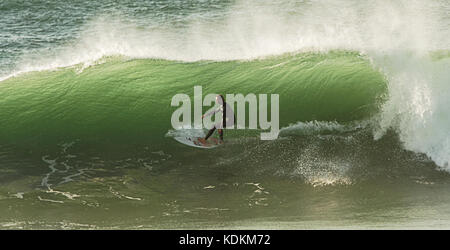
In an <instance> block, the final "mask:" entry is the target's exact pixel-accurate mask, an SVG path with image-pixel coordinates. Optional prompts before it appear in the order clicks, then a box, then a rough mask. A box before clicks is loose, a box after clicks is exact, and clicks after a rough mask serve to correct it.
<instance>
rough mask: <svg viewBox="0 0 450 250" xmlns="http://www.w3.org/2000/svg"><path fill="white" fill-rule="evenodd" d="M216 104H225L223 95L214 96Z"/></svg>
mask: <svg viewBox="0 0 450 250" xmlns="http://www.w3.org/2000/svg"><path fill="white" fill-rule="evenodd" d="M216 103H217V104H219V105H223V104H224V103H225V98H223V95H217V96H216Z"/></svg>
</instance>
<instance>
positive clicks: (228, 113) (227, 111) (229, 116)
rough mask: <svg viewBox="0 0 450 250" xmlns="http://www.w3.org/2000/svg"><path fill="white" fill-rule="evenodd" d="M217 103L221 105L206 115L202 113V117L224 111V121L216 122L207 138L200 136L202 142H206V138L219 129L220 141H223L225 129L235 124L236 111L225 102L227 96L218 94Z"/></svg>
mask: <svg viewBox="0 0 450 250" xmlns="http://www.w3.org/2000/svg"><path fill="white" fill-rule="evenodd" d="M216 103H217V104H218V105H219V107H218V108H217V109H215V110H212V111H210V112H208V113H206V114H204V115H202V119H203V118H205V117H207V116H210V115H213V114H215V113H217V112H221V113H222V121H220V122H218V123H216V124H214V127H212V128H211V129H210V130H209V131H208V134H207V135H206V137H205V138H200V139H199V141H200V142H202V143H205V142H206V140H208V138H209V137H210V136H211V135H212V134H213V133H214V131H215V130H216V129H217V132H218V133H219V137H220V141H221V142H223V129H224V128H226V127H229V126H232V125H233V124H234V120H235V119H234V112H233V109H232V108H231V106H230V105H229V104H228V103H226V102H225V98H224V97H223V95H217V96H216Z"/></svg>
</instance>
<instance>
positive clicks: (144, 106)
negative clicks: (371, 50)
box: [0, 51, 386, 142]
mask: <svg viewBox="0 0 450 250" xmlns="http://www.w3.org/2000/svg"><path fill="white" fill-rule="evenodd" d="M105 60H106V62H105V63H103V64H98V65H96V66H91V67H89V68H86V69H84V70H83V71H82V72H79V71H78V70H77V69H78V68H77V67H67V68H62V69H59V70H54V71H42V72H33V73H28V74H23V75H20V76H18V77H14V78H9V79H8V80H5V81H3V82H2V84H1V85H0V89H1V91H0V97H1V98H0V104H1V107H0V115H1V116H2V117H3V122H2V123H1V125H0V126H1V129H0V131H1V132H0V136H1V137H2V138H3V140H8V141H11V142H19V141H21V140H24V141H27V140H37V141H46V140H49V139H51V138H55V139H56V138H60V139H68V140H73V139H79V138H92V139H93V138H95V139H97V140H98V139H100V141H105V140H106V139H108V140H111V139H114V138H116V139H117V138H122V139H124V140H128V141H132V140H133V138H134V139H136V138H146V139H150V138H153V139H154V138H161V137H163V135H164V134H165V133H166V132H167V131H168V129H170V128H171V127H170V126H171V125H170V117H171V114H172V112H173V111H174V110H175V107H171V106H170V102H171V99H172V97H173V96H174V95H175V94H178V93H186V94H188V95H190V96H191V97H192V96H193V90H194V86H197V85H201V86H203V94H204V95H206V94H208V93H230V94H231V93H233V94H238V93H242V94H244V95H246V94H248V93H256V94H264V93H278V94H279V95H280V126H285V125H288V124H290V123H293V122H296V121H311V120H324V121H351V120H357V119H363V118H365V117H368V116H371V115H373V114H374V113H375V112H376V110H377V108H378V106H379V104H378V102H379V101H380V98H382V96H383V94H384V92H385V89H386V85H385V82H384V78H383V77H382V75H380V74H379V72H377V71H375V70H373V69H372V67H371V65H370V63H369V62H368V61H367V60H366V59H364V57H362V56H361V55H359V54H358V53H355V52H345V51H336V52H329V53H326V54H323V53H303V54H293V55H292V54H288V55H282V56H276V57H270V58H266V59H258V60H251V61H227V62H211V61H202V62H193V63H183V62H177V61H167V60H152V59H141V60H138V59H124V58H122V57H113V58H109V59H105ZM204 111H206V110H204Z"/></svg>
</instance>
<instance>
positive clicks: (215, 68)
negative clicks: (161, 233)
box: [0, 0, 450, 169]
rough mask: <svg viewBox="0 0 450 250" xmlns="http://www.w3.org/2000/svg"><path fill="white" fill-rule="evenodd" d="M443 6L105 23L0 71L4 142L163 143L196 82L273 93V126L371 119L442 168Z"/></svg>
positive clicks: (265, 10)
mask: <svg viewBox="0 0 450 250" xmlns="http://www.w3.org/2000/svg"><path fill="white" fill-rule="evenodd" d="M448 8H449V4H448V1H420V0H416V1H377V2H360V1H337V2H336V1H333V2H330V1H314V2H306V3H300V2H297V1H276V2H269V1H237V2H236V4H234V5H232V6H229V7H227V9H226V10H222V11H221V12H220V13H215V14H216V15H212V16H216V17H217V18H215V19H214V20H212V19H210V18H208V17H207V16H206V17H205V16H201V17H200V18H195V15H193V16H188V17H187V18H186V19H183V20H182V21H181V22H180V23H177V24H179V25H165V24H164V23H161V22H155V23H151V25H139V24H137V23H138V22H135V21H134V20H129V19H127V18H124V17H122V16H121V15H120V14H119V15H118V16H113V17H112V16H110V15H101V16H100V17H98V18H96V19H92V20H91V21H89V22H88V23H87V24H85V25H84V26H83V27H82V28H81V30H82V31H81V34H80V35H79V38H78V39H77V40H75V41H73V42H70V43H68V44H66V45H65V46H62V47H58V48H57V49H53V50H51V52H43V51H37V52H36V53H30V54H29V55H26V56H24V57H22V59H21V61H20V62H18V63H17V65H18V67H17V68H16V70H14V71H12V72H8V73H7V74H6V75H4V76H3V77H2V79H7V80H4V81H2V82H1V86H0V88H1V89H2V91H1V93H0V95H1V98H2V99H1V104H2V107H1V108H0V115H1V116H2V117H3V119H4V121H3V122H2V123H1V125H0V126H1V130H2V132H1V134H0V135H1V137H2V138H4V139H5V140H8V141H14V142H20V141H22V140H23V141H27V140H28V139H29V138H35V139H36V140H37V138H39V140H42V138H47V139H48V138H51V137H55V138H61V137H74V138H78V137H86V138H88V137H92V136H93V135H96V136H97V135H100V138H105V137H108V138H117V137H123V138H127V136H131V137H133V136H134V137H136V138H137V137H140V136H142V134H147V132H148V131H149V130H150V131H151V133H149V134H152V135H160V134H162V135H163V134H165V133H166V132H167V127H168V126H169V125H168V121H169V120H170V119H168V115H169V114H170V113H171V112H170V108H169V107H168V105H167V100H169V99H170V97H171V96H172V95H173V94H174V93H180V92H181V93H190V92H189V91H192V87H193V86H194V85H203V86H204V87H205V89H207V91H208V92H220V93H227V92H231V93H235V92H240V93H244V94H245V93H255V92H256V93H276V92H278V93H280V101H281V103H280V108H281V110H280V111H281V114H280V117H281V119H282V120H281V123H282V124H281V126H288V125H289V124H293V123H295V122H298V121H300V122H308V121H314V120H319V121H338V122H345V121H354V120H360V119H366V118H368V117H375V118H376V121H377V124H376V125H375V126H374V127H375V128H374V138H375V139H379V138H382V137H383V136H384V135H385V134H386V133H387V132H386V131H388V130H391V129H393V130H395V131H397V133H398V134H399V137H400V140H401V141H402V144H403V146H404V147H405V148H406V149H408V150H412V151H414V152H420V153H425V154H426V155H428V156H429V157H431V159H433V160H434V161H435V162H436V164H438V165H439V166H441V167H442V168H444V169H448V168H449V161H450V158H449V155H450V136H449V135H450V133H449V130H448V128H449V125H450V121H449V120H450V119H449V116H450V110H449V107H450V106H449V105H448V104H449V103H448V100H450V98H449V97H448V93H450V91H449V86H448V84H446V83H448V80H449V73H448V70H446V69H448V66H449V63H450V62H449V57H448V51H449V49H450V40H449V37H450V34H449V32H450V30H449V29H448V24H449V20H450V19H449V17H448V11H447V10H448ZM124 31H125V32H124ZM289 53H291V54H289ZM436 54H439V55H438V56H436ZM117 55H121V56H124V58H121V57H117ZM111 56H112V57H111ZM73 65H76V66H75V67H70V66H73ZM60 67H62V68H61V69H59V70H56V71H53V70H54V69H57V68H60ZM40 70H50V71H44V72H41V73H36V72H34V71H40ZM30 71H31V72H33V73H31V74H25V75H24V74H21V73H23V72H30ZM11 76H16V77H13V78H10V77H11ZM378 110H379V111H380V112H377V111H378ZM124 121H126V122H125V124H124ZM96 136H94V137H96ZM144 137H145V138H153V137H151V136H150V137H146V136H144ZM97 139H98V138H97Z"/></svg>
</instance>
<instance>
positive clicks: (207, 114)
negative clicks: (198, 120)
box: [202, 107, 220, 118]
mask: <svg viewBox="0 0 450 250" xmlns="http://www.w3.org/2000/svg"><path fill="white" fill-rule="evenodd" d="M219 111H220V107H219V108H217V109H215V110H211V111H209V112H208V113H206V114H204V115H202V118H205V117H207V116H210V115H213V114H215V113H217V112H219Z"/></svg>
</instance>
